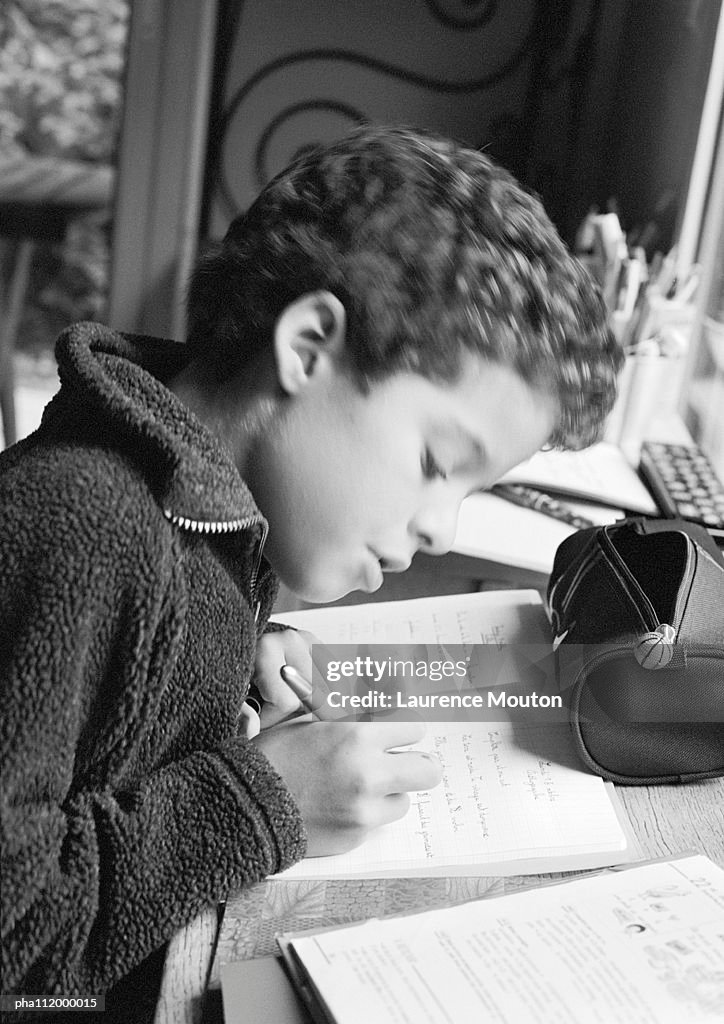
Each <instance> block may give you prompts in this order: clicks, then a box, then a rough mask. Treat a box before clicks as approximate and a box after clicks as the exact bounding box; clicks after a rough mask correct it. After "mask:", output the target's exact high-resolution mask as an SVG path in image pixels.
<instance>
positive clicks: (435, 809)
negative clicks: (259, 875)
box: [280, 591, 633, 878]
mask: <svg viewBox="0 0 724 1024" xmlns="http://www.w3.org/2000/svg"><path fill="white" fill-rule="evenodd" d="M280 618H282V619H283V620H284V621H285V622H288V623H289V624H290V625H295V626H299V627H302V628H305V629H309V630H311V631H312V632H314V633H315V635H316V636H318V637H319V638H320V640H322V641H324V642H327V643H356V642H360V643H390V642H392V643H426V644H428V645H430V644H435V643H436V644H439V645H440V646H441V648H442V649H444V646H445V644H467V643H482V642H485V643H501V644H502V643H508V642H512V641H513V640H515V639H519V640H520V639H523V640H525V642H526V643H534V642H539V643H543V642H544V641H545V638H546V636H547V634H548V629H547V621H546V617H545V614H544V611H543V607H542V604H541V601H540V597H539V595H538V594H537V592H535V591H503V592H499V593H481V594H468V595H463V596H457V595H456V596H452V597H443V598H421V599H417V600H414V601H397V602H388V603H385V604H377V605H363V606H357V607H352V608H331V609H319V610H316V611H304V612H295V613H293V614H288V615H284V616H281V617H280ZM537 718H540V714H538V716H537ZM372 727H373V726H372ZM427 730H428V731H427V735H426V736H425V738H424V740H423V741H422V742H421V743H420V745H419V748H420V749H425V750H429V751H432V752H434V753H435V754H436V755H437V756H438V757H439V759H440V761H441V763H442V766H443V781H442V783H441V784H440V785H439V786H437V787H435V788H434V789H432V790H429V791H424V792H420V793H415V794H412V795H411V796H412V802H411V807H410V810H409V811H408V813H407V815H406V816H405V817H404V818H403V819H401V820H399V821H397V822H394V823H392V824H390V825H386V826H384V827H383V828H380V829H378V830H376V831H375V832H373V833H372V834H371V835H370V836H369V837H368V839H367V840H366V841H365V842H364V843H363V844H362V845H361V846H360V847H358V848H357V849H355V850H353V851H351V852H350V853H346V854H341V855H337V856H333V857H321V858H313V859H312V858H310V859H306V860H304V861H302V862H301V863H299V864H297V865H295V866H294V867H292V868H290V869H289V870H287V871H285V872H283V874H282V875H281V876H280V877H284V878H315V877H325V878H343V877H347V878H355V877H384V876H408V875H412V874H421V875H435V874H445V875H452V874H465V875H471V874H476V873H480V874H501V875H502V874H521V873H525V872H533V873H537V872H542V871H558V870H567V869H569V870H572V869H574V868H588V867H600V866H604V865H607V864H613V863H617V862H620V861H622V860H626V859H629V857H631V856H633V850H632V849H631V848H630V844H628V843H627V834H626V832H625V830H624V827H623V825H622V812H621V809H620V808H619V807H618V804H617V801H616V799H615V795H614V791H613V787H612V786H610V785H608V784H606V783H604V782H603V780H602V779H600V778H599V777H598V776H594V775H591V774H589V773H588V772H587V771H585V770H584V769H583V768H582V766H581V765H580V762H579V761H578V759H577V756H576V754H575V750H574V748H573V744H572V740H571V737H570V730H569V727H568V725H567V723H561V722H560V720H558V721H551V722H550V723H546V722H543V723H541V722H539V721H537V720H536V721H535V722H530V723H529V722H527V721H520V720H518V721H495V722H489V721H488V722H486V721H453V722H450V721H448V722H444V723H438V724H428V726H427Z"/></svg>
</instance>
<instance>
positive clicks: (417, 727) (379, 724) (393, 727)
mask: <svg viewBox="0 0 724 1024" xmlns="http://www.w3.org/2000/svg"><path fill="white" fill-rule="evenodd" d="M364 728H366V729H370V730H371V731H370V739H371V740H372V742H374V743H375V745H379V746H380V747H381V748H382V749H383V750H389V749H390V748H391V747H407V746H409V745H410V744H412V743H419V742H420V740H421V739H422V738H423V736H424V735H425V732H426V729H425V726H424V724H423V723H422V722H397V721H374V722H370V723H366V724H365V726H364ZM372 730H374V731H372Z"/></svg>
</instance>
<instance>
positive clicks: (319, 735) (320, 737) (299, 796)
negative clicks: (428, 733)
mask: <svg viewBox="0 0 724 1024" xmlns="http://www.w3.org/2000/svg"><path fill="white" fill-rule="evenodd" d="M424 732H425V729H424V726H422V725H421V724H420V723H418V722H360V723H357V722H310V721H309V720H298V721H293V722H289V723H287V724H285V725H280V726H278V727H277V728H276V729H267V730H265V731H264V732H261V733H260V734H259V735H258V736H257V737H256V739H255V740H254V742H255V743H256V744H257V745H258V746H259V747H260V748H261V750H263V752H264V754H265V755H266V756H267V758H268V759H269V761H270V762H271V764H272V766H273V767H274V768H275V769H276V771H277V772H278V773H279V774H280V775H281V777H282V778H283V779H284V781H285V782H286V784H287V786H288V787H289V790H290V791H291V793H292V795H293V797H294V798H295V800H296V802H297V805H298V807H299V809H300V811H301V814H302V818H303V819H304V823H305V825H306V828H307V837H308V844H307V855H308V856H310V857H321V856H326V855H328V854H333V853H343V852H344V851H346V850H351V849H352V848H353V847H355V846H358V845H359V844H360V843H361V842H362V841H363V839H364V838H365V836H366V834H367V833H368V832H369V831H370V830H371V829H373V828H377V827H378V826H379V825H385V824H387V823H389V822H391V821H395V820H397V819H398V818H401V817H403V815H404V814H405V813H406V812H407V809H408V808H409V806H410V798H409V796H408V793H410V792H415V791H417V790H425V789H431V788H432V787H433V786H436V785H437V784H438V783H439V782H440V779H441V778H442V767H441V765H440V762H439V761H438V759H437V758H436V757H435V756H434V755H432V754H427V753H425V752H423V751H419V750H404V751H398V750H394V749H393V748H397V747H402V746H407V745H408V744H411V743H417V742H419V740H420V739H422V736H423V735H424Z"/></svg>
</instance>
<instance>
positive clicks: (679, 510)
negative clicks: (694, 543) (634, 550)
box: [639, 441, 724, 535]
mask: <svg viewBox="0 0 724 1024" xmlns="http://www.w3.org/2000/svg"><path fill="white" fill-rule="evenodd" d="M639 472H640V474H641V476H642V478H643V480H644V482H645V483H646V484H647V486H648V487H649V489H650V491H651V493H652V494H653V496H654V498H655V499H656V502H657V504H658V506H659V508H660V509H661V512H662V514H663V515H664V516H666V517H667V518H669V519H688V520H689V521H690V522H693V523H700V524H701V525H702V526H705V527H707V529H709V530H710V531H711V532H712V533H714V534H717V535H718V534H719V533H720V531H724V484H722V482H721V480H720V479H719V478H718V476H717V475H716V473H715V472H714V467H713V466H712V464H711V462H710V461H709V459H708V458H707V457H706V455H705V454H704V452H702V450H701V449H700V448H699V447H697V446H696V445H681V444H658V443H654V442H653V441H647V442H645V443H644V444H643V445H642V447H641V461H640V464H639Z"/></svg>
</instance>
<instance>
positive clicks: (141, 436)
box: [43, 323, 266, 532]
mask: <svg viewBox="0 0 724 1024" xmlns="http://www.w3.org/2000/svg"><path fill="white" fill-rule="evenodd" d="M187 358H188V357H187V353H186V348H185V346H184V345H182V344H179V343H178V342H174V341H167V340H164V339H161V338H152V337H147V336H144V335H132V334H121V333H118V332H116V331H112V330H110V329H109V328H107V327H104V326H103V325H101V324H96V323H79V324H75V325H74V326H72V327H69V328H68V329H67V330H66V331H64V332H63V333H62V334H61V335H60V337H59V339H58V342H57V344H56V359H57V361H58V373H59V377H60V381H61V389H60V392H59V394H58V395H57V397H56V398H55V399H54V400H53V402H52V403H51V405H50V406H49V407H48V409H47V410H46V413H45V415H44V418H43V423H44V424H46V423H47V424H50V423H52V422H53V420H54V419H55V416H56V415H58V414H60V413H61V412H62V414H63V416H67V415H68V414H70V415H71V417H72V418H74V419H75V418H77V415H78V410H83V415H82V418H83V420H84V423H85V425H86V426H87V425H88V424H91V425H92V427H91V429H92V430H93V432H94V433H95V434H97V435H101V436H102V438H103V439H104V440H106V441H107V442H109V443H114V442H116V441H117V442H120V443H124V445H125V446H129V445H130V446H131V447H132V450H133V451H134V453H135V454H136V455H137V457H138V461H139V463H140V464H141V465H142V467H143V469H144V472H145V473H146V475H147V476H148V478H149V482H150V484H151V486H152V489H153V491H154V493H155V495H156V499H157V501H158V503H159V504H160V505H161V507H162V509H163V511H164V513H165V514H166V516H167V517H168V518H169V519H171V520H172V521H173V522H175V523H177V524H178V525H180V526H184V527H186V528H187V529H199V530H201V531H203V532H217V531H222V530H223V531H224V532H225V531H226V530H228V529H241V528H244V527H246V526H252V525H257V524H258V525H261V526H262V527H263V528H265V527H266V523H265V521H264V520H263V518H262V515H261V513H260V512H259V509H258V508H257V506H256V503H255V502H254V499H253V497H252V495H251V492H250V491H249V489H248V488H247V486H246V484H245V483H244V481H243V480H242V478H241V475H240V474H239V471H238V470H237V468H236V466H235V465H234V463H233V461H232V460H231V458H230V456H229V454H228V453H227V452H226V451H225V449H224V448H223V447H222V445H221V444H220V443H219V441H218V440H217V439H216V437H215V436H214V435H213V434H212V433H211V432H210V431H209V430H208V429H207V427H205V426H204V424H202V423H201V421H200V420H199V419H198V417H196V416H195V415H194V414H193V413H192V412H191V411H190V410H189V409H188V408H187V407H186V406H185V405H184V404H183V403H182V402H180V401H179V399H178V398H176V396H175V395H174V394H173V393H172V392H171V391H169V390H168V388H167V387H165V385H164V383H163V381H164V380H167V379H169V378H170V377H172V376H173V375H174V374H175V373H176V372H177V371H178V370H180V369H181V368H182V366H183V365H184V363H185V362H186V360H187Z"/></svg>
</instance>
